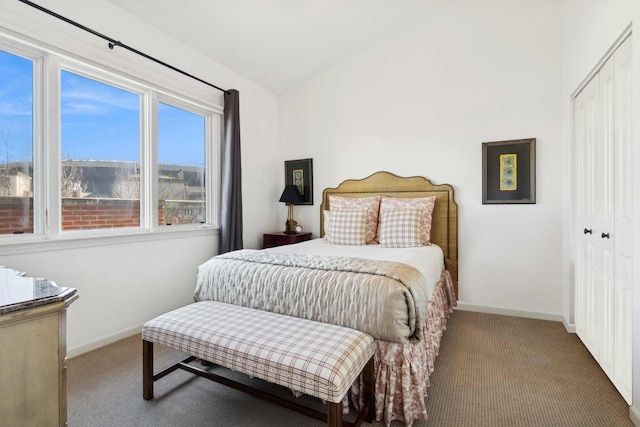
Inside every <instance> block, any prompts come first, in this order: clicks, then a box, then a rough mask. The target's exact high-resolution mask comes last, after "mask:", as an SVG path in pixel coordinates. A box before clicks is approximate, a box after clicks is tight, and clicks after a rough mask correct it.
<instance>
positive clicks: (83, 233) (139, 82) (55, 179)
mask: <svg viewBox="0 0 640 427" xmlns="http://www.w3.org/2000/svg"><path fill="white" fill-rule="evenodd" d="M0 49H2V50H4V51H6V52H8V53H11V54H15V55H18V56H21V57H24V58H27V59H29V60H32V61H33V86H34V87H33V175H34V176H33V193H34V194H33V204H34V209H33V224H34V232H33V233H32V234H24V235H13V234H6V235H0V255H4V254H15V253H30V252H39V251H46V250H51V249H55V248H61V249H64V248H76V247H89V246H99V245H103V244H114V243H119V242H123V243H124V242H129V241H133V240H135V241H140V240H141V239H142V240H156V239H165V238H182V237H191V236H202V235H214V234H219V227H220V222H219V194H220V189H219V186H220V179H219V177H218V175H219V173H220V167H221V158H220V157H221V156H220V154H221V150H220V147H221V139H222V129H221V128H222V126H221V124H222V112H223V106H222V105H217V104H214V103H211V102H209V101H208V100H207V101H205V100H204V98H205V97H206V98H209V95H210V93H207V91H206V90H205V91H202V92H204V93H203V95H202V99H195V98H193V97H192V96H188V95H184V94H180V93H178V92H176V91H174V90H172V89H171V88H168V87H163V86H159V85H157V84H154V83H151V82H149V81H148V80H145V79H144V78H142V77H134V76H131V75H129V74H128V73H126V72H123V71H119V70H115V69H113V68H110V67H109V66H105V65H103V64H100V63H96V62H93V61H92V60H90V59H87V58H82V57H78V56H76V55H73V54H71V53H68V52H64V51H61V50H60V49H57V48H54V47H50V46H47V45H45V44H44V43H40V42H34V41H31V40H24V39H22V38H17V37H15V36H12V35H7V34H5V33H4V32H2V31H0ZM63 70H64V71H68V72H71V73H74V74H78V75H80V76H83V77H86V78H89V79H93V80H96V81H98V82H101V83H104V84H107V85H112V86H115V87H117V88H120V89H123V90H126V91H130V92H133V93H136V94H138V95H140V142H139V143H140V147H139V149H140V168H141V169H140V180H141V182H140V226H139V227H118V228H104V229H88V230H64V231H63V230H62V221H61V220H62V212H61V209H62V200H61V185H60V166H61V160H62V156H61V154H62V153H61V146H62V141H61V120H62V116H61V73H62V71H63ZM156 77H158V80H161V81H167V79H166V77H165V78H163V77H164V76H160V75H159V76H156ZM192 84H193V85H196V87H198V88H199V87H200V86H201V84H199V83H196V82H193V83H192ZM190 92H192V91H190ZM212 98H213V99H216V97H212ZM158 102H162V103H165V104H168V105H171V106H174V107H176V108H181V109H184V110H186V111H190V112H193V113H195V114H199V115H201V116H204V117H205V198H206V200H205V206H206V216H205V218H206V219H205V223H204V224H180V225H176V226H172V227H166V226H165V227H161V226H159V224H158V212H157V208H156V209H153V208H152V207H153V206H157V203H158V194H157V191H154V190H157V173H158V171H157V166H158V162H157V150H158V147H157V145H158V141H157V133H158V131H157V124H158V122H157V120H158V116H157V106H158ZM45 141H47V143H45ZM154 219H155V221H154ZM54 247H55V248H54Z"/></svg>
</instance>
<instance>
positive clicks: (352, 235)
mask: <svg viewBox="0 0 640 427" xmlns="http://www.w3.org/2000/svg"><path fill="white" fill-rule="evenodd" d="M368 215H369V209H332V210H331V219H330V220H329V226H328V228H327V229H326V230H327V240H328V241H329V243H332V244H334V245H349V246H362V245H365V244H366V243H367V217H368Z"/></svg>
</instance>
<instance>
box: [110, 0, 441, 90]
mask: <svg viewBox="0 0 640 427" xmlns="http://www.w3.org/2000/svg"><path fill="white" fill-rule="evenodd" d="M109 1H110V2H111V3H113V4H115V5H116V6H118V7H120V8H122V9H124V10H126V11H128V12H130V13H131V14H133V15H135V16H137V17H138V18H140V19H142V20H143V21H146V22H147V23H149V24H151V25H153V26H155V27H157V28H158V29H160V30H161V31H163V32H165V33H166V34H169V35H170V36H172V37H173V38H175V39H177V40H179V41H181V42H183V43H185V44H187V45H189V46H191V47H193V48H194V49H196V50H198V51H200V52H201V53H203V54H205V55H207V56H209V57H211V58H213V59H215V60H216V61H218V62H220V63H222V64H223V65H225V66H227V67H228V68H230V69H232V70H234V71H236V72H238V73H240V74H242V75H244V76H246V77H248V78H249V79H251V80H253V81H255V82H256V83H258V84H259V85H261V86H263V87H265V88H267V89H269V90H271V91H273V92H274V93H276V94H277V93H281V92H283V91H284V90H286V89H288V88H291V87H294V86H296V85H298V84H300V83H302V82H304V81H305V80H307V79H308V78H310V77H311V76H313V75H314V74H316V73H319V72H321V71H323V70H325V69H327V68H329V67H330V66H332V65H333V64H335V63H337V62H339V61H341V60H343V59H344V58H347V57H348V56H350V55H352V54H354V53H356V52H358V51H360V50H362V49H364V48H366V47H368V46H371V45H372V44H374V43H376V42H378V41H380V40H382V39H384V38H385V37H387V36H389V35H391V34H393V33H395V32H399V31H401V30H402V29H403V28H406V27H407V26H408V25H410V24H411V23H413V22H415V21H416V20H419V19H421V18H423V17H424V16H426V15H427V13H429V11H430V10H432V9H433V8H434V6H435V4H437V3H438V2H441V1H442V0H395V1H390V0H268V1H267V0H180V1H176V0H135V1H131V0H109ZM120 37H122V38H123V39H124V37H125V36H124V35H120Z"/></svg>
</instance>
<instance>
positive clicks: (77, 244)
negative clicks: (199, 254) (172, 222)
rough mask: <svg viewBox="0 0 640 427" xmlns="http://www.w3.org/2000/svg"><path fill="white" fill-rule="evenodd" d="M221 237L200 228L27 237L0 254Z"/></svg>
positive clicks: (1, 249) (1, 245) (6, 246)
mask: <svg viewBox="0 0 640 427" xmlns="http://www.w3.org/2000/svg"><path fill="white" fill-rule="evenodd" d="M219 234H220V229H219V228H214V227H212V226H201V227H198V228H178V227H176V228H174V229H172V230H167V229H164V228H163V229H161V230H158V231H154V232H151V231H139V232H131V233H126V234H105V235H95V234H92V235H85V236H81V235H73V236H64V237H59V238H49V239H45V238H38V237H36V236H34V237H33V238H29V237H27V236H25V237H26V239H25V241H24V242H16V241H13V242H11V243H9V242H7V243H0V255H16V254H29V253H36V252H50V251H59V250H65V249H78V248H89V247H97V246H107V245H122V244H128V243H140V242H153V241H158V240H167V239H184V238H189V237H203V236H215V235H219Z"/></svg>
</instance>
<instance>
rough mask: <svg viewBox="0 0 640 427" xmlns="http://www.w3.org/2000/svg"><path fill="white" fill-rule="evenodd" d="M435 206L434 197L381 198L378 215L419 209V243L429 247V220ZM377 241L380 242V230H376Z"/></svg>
mask: <svg viewBox="0 0 640 427" xmlns="http://www.w3.org/2000/svg"><path fill="white" fill-rule="evenodd" d="M435 205H436V196H429V197H418V198H400V197H387V196H382V200H380V214H382V212H386V211H392V210H399V209H400V210H402V209H411V208H413V209H421V210H422V217H421V219H420V243H422V244H423V245H425V246H426V245H430V244H431V242H430V239H431V220H432V215H433V208H434V207H435ZM377 240H378V241H380V230H378V236H377Z"/></svg>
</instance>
